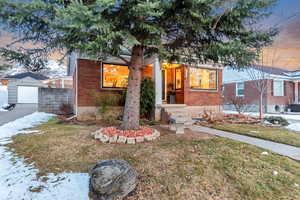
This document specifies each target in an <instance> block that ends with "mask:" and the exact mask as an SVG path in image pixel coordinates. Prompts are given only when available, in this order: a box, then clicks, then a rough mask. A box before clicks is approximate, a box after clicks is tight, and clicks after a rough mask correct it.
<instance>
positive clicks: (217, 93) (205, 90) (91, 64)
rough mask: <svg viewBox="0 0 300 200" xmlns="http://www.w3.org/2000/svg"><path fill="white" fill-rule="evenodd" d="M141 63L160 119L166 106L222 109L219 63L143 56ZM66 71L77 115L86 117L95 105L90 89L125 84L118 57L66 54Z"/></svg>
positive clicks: (194, 113) (194, 112) (192, 111)
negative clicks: (100, 58) (173, 61)
mask: <svg viewBox="0 0 300 200" xmlns="http://www.w3.org/2000/svg"><path fill="white" fill-rule="evenodd" d="M144 65H145V67H144V70H143V72H142V75H143V77H147V78H151V79H153V81H154V83H155V119H157V120H159V119H161V115H162V113H161V111H166V110H173V111H174V112H175V111H180V112H185V113H187V114H188V115H189V116H190V117H198V116H199V115H200V114H201V113H202V112H203V111H204V110H211V111H216V112H219V111H220V110H221V109H222V106H221V104H222V101H221V89H222V68H221V67H220V66H216V65H199V66H198V67H196V68H195V67H193V68H192V67H187V66H186V65H183V64H171V63H167V62H163V61H160V60H159V59H158V58H150V59H145V61H144ZM68 75H71V76H73V86H74V90H75V91H74V95H75V96H74V110H75V113H76V115H77V118H78V119H86V118H88V116H89V115H92V114H93V113H95V112H96V109H97V107H96V105H95V101H94V100H93V97H92V95H91V91H92V92H96V93H98V94H100V95H102V94H108V93H109V94H119V93H120V92H122V91H123V90H124V88H126V86H127V78H128V67H127V66H126V64H125V63H124V61H122V60H120V59H116V58H109V59H107V60H105V61H93V60H90V59H88V58H85V57H83V56H80V55H78V54H76V53H73V54H72V55H70V57H69V64H68ZM171 96H172V98H171Z"/></svg>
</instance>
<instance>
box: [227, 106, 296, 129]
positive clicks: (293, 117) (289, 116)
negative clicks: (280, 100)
mask: <svg viewBox="0 0 300 200" xmlns="http://www.w3.org/2000/svg"><path fill="white" fill-rule="evenodd" d="M223 112H224V113H225V114H238V112H236V111H229V110H224V111H223ZM243 114H245V115H250V116H254V117H257V116H258V115H259V113H257V112H245V113H243ZM271 116H273V117H282V118H284V119H286V120H287V121H288V122H289V123H290V125H288V126H286V127H285V128H287V129H289V130H292V131H298V132H300V115H296V114H264V117H271ZM298 121H299V122H298Z"/></svg>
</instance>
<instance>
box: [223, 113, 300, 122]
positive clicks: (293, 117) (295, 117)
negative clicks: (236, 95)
mask: <svg viewBox="0 0 300 200" xmlns="http://www.w3.org/2000/svg"><path fill="white" fill-rule="evenodd" d="M223 112H224V113H225V114H238V112H237V111H232V110H224V111H223ZM242 114H243V115H250V116H253V117H258V116H259V113H258V112H245V113H242ZM264 117H282V118H284V119H286V120H299V121H300V115H295V114H269V113H265V114H264Z"/></svg>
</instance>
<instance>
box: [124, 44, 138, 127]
mask: <svg viewBox="0 0 300 200" xmlns="http://www.w3.org/2000/svg"><path fill="white" fill-rule="evenodd" d="M142 67H143V48H142V46H134V47H133V49H132V54H131V60H130V64H129V76H128V88H127V93H126V101H125V108H124V114H123V122H122V124H121V126H120V129H122V130H137V129H139V126H140V90H141V80H142V73H141V72H142Z"/></svg>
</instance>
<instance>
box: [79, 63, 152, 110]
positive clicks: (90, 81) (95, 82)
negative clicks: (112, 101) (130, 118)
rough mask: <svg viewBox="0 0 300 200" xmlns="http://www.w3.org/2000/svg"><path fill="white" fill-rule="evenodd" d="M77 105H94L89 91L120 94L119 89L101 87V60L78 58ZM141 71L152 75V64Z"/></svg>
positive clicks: (143, 73) (144, 74) (146, 74)
mask: <svg viewBox="0 0 300 200" xmlns="http://www.w3.org/2000/svg"><path fill="white" fill-rule="evenodd" d="M77 62H78V63H77V65H78V66H77V68H78V102H77V103H78V106H95V101H94V98H93V95H91V93H93V92H97V93H100V94H108V93H115V94H120V93H121V92H122V90H119V89H102V88H101V62H96V61H91V60H86V59H78V61H77ZM144 69H145V70H144V71H143V72H142V75H143V77H148V78H150V77H152V66H151V65H148V66H146V67H145V68H144Z"/></svg>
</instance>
